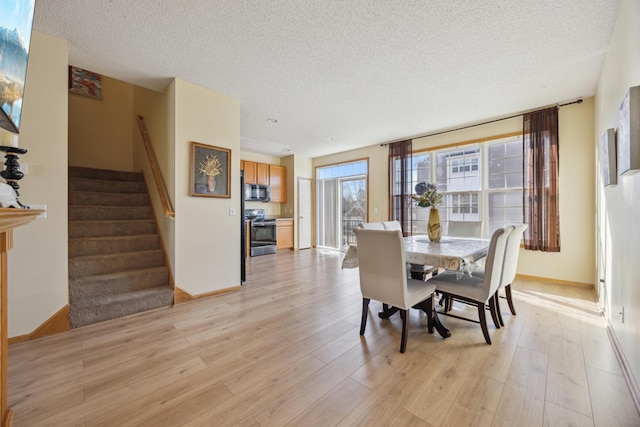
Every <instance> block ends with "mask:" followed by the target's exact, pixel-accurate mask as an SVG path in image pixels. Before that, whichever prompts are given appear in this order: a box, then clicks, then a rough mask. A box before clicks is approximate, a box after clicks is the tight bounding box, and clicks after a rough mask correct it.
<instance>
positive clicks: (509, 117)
mask: <svg viewBox="0 0 640 427" xmlns="http://www.w3.org/2000/svg"><path fill="white" fill-rule="evenodd" d="M571 104H582V98H580V99H578V100H576V101H572V102H566V103H564V104H558V106H557V107H558V108H560V107H565V106H567V105H571ZM532 111H537V110H530V111H525V112H523V113H518V114H514V115H513V116H508V117H502V118H500V119H495V120H489V121H488V122H482V123H476V124H473V125H468V126H462V127H459V128H454V129H448V130H443V131H441V132H435V133H427V134H424V135H417V136H413V137H411V138H403V139H398V140H397V141H391V142H385V143H383V144H380V146H381V147H386V146H387V145H389V144H393V143H394V142H399V141H405V140H406V139H418V138H427V137H429V136H436V135H442V134H445V133H449V132H455V131H458V130H463V129H469V128H473V127H476V126H482V125H488V124H490V123H495V122H501V121H502V120H508V119H513V118H515V117H520V116H524V115H525V114H527V113H530V112H532Z"/></svg>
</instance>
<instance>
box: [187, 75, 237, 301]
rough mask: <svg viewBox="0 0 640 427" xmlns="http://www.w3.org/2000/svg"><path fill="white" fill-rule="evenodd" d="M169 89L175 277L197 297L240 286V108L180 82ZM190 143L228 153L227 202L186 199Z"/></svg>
mask: <svg viewBox="0 0 640 427" xmlns="http://www.w3.org/2000/svg"><path fill="white" fill-rule="evenodd" d="M174 85H175V111H176V115H175V155H174V157H175V171H176V174H175V209H176V219H175V234H176V236H178V238H177V239H176V243H175V252H176V255H175V270H174V274H175V280H176V285H177V286H179V287H180V288H182V289H184V290H185V291H187V292H189V293H190V294H192V295H200V294H204V293H208V292H212V291H215V290H219V289H226V288H230V287H234V286H239V285H240V223H241V220H240V216H239V215H240V195H241V193H240V103H239V102H238V101H237V100H236V99H234V98H231V97H228V96H225V95H222V94H219V93H216V92H212V91H209V90H206V89H203V88H201V87H198V86H195V85H193V84H191V83H188V82H185V81H183V80H179V79H176V80H175V83H174ZM192 141H195V142H199V143H202V144H207V145H213V146H217V147H225V148H228V149H230V150H231V198H229V199H225V198H213V197H191V196H189V167H190V166H189V165H190V157H191V142H192ZM229 208H234V209H235V212H236V213H235V215H233V216H232V215H230V214H229Z"/></svg>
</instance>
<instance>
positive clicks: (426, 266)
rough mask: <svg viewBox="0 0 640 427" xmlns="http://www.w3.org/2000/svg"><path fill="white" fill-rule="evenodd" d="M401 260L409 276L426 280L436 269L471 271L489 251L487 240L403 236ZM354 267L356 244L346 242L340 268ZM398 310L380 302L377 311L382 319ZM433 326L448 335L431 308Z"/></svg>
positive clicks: (356, 259)
mask: <svg viewBox="0 0 640 427" xmlns="http://www.w3.org/2000/svg"><path fill="white" fill-rule="evenodd" d="M403 240H404V253H405V259H406V262H407V263H408V264H410V265H411V269H410V271H411V277H412V278H414V279H420V280H428V279H429V278H430V277H431V276H432V275H437V273H438V271H439V270H440V269H444V270H450V271H455V272H457V273H458V274H460V275H464V274H468V275H471V273H472V272H473V271H474V270H475V269H476V268H478V267H479V266H481V265H483V264H484V260H485V258H486V256H487V253H488V252H489V240H488V239H465V238H455V237H446V238H442V239H440V241H437V242H435V241H431V240H429V237H428V236H426V235H414V236H407V237H404V238H403ZM357 267H358V246H357V244H354V245H349V246H348V247H347V250H346V252H345V255H344V258H343V259H342V268H357ZM397 311H398V310H397V309H396V308H395V307H389V306H388V305H386V304H383V310H382V311H381V312H380V313H378V316H379V317H380V318H382V319H386V318H389V317H390V316H392V315H393V314H394V313H396V312H397ZM433 320H434V326H435V328H436V330H437V331H438V333H439V334H440V335H441V336H442V337H443V338H448V337H450V336H451V332H450V331H449V329H447V328H446V327H445V326H444V325H443V324H442V323H441V322H440V320H439V319H438V316H437V314H436V312H435V310H434V312H433Z"/></svg>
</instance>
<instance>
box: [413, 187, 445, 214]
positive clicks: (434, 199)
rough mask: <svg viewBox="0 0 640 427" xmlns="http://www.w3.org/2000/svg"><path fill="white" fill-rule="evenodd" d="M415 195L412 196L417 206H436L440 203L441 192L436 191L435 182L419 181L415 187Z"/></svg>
mask: <svg viewBox="0 0 640 427" xmlns="http://www.w3.org/2000/svg"><path fill="white" fill-rule="evenodd" d="M415 190H416V194H417V196H412V198H413V200H415V201H416V202H418V206H419V207H421V208H428V207H429V206H433V207H434V208H437V207H438V206H440V205H441V204H442V194H440V193H438V189H437V187H436V185H435V184H431V183H429V182H424V181H423V182H419V183H417V184H416V187H415Z"/></svg>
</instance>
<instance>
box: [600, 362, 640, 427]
mask: <svg viewBox="0 0 640 427" xmlns="http://www.w3.org/2000/svg"><path fill="white" fill-rule="evenodd" d="M587 377H588V378H589V391H590V392H591V396H592V401H593V402H594V405H593V420H594V424H595V425H597V426H604V425H606V426H640V415H639V414H638V411H637V409H636V407H635V406H634V404H633V400H632V399H631V395H630V394H629V388H628V387H627V384H626V382H625V380H624V378H623V377H622V376H620V375H615V374H611V373H609V372H604V371H600V370H599V369H595V368H590V367H588V368H587Z"/></svg>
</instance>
